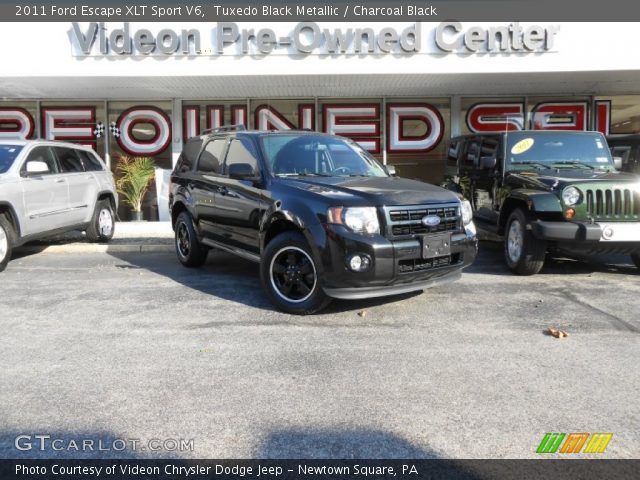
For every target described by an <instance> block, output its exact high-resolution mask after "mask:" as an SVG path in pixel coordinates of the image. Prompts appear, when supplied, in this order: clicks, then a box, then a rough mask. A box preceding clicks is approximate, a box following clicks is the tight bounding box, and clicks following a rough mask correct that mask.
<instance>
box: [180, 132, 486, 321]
mask: <svg viewBox="0 0 640 480" xmlns="http://www.w3.org/2000/svg"><path fill="white" fill-rule="evenodd" d="M169 206H170V208H171V215H172V222H173V227H174V230H175V239H176V252H177V255H178V259H179V260H180V262H182V263H183V264H184V265H186V266H188V267H195V266H200V265H202V264H203V263H204V261H205V259H206V255H207V250H208V249H209V248H219V249H222V250H226V251H229V252H232V253H235V254H237V255H239V256H241V257H244V258H248V259H251V260H254V261H256V262H259V263H260V276H261V280H262V285H263V288H264V290H265V291H266V293H267V295H268V297H269V299H270V300H271V301H272V302H273V303H274V305H275V306H276V307H278V308H279V309H281V310H283V311H286V312H290V313H295V314H309V313H313V312H317V311H319V310H321V309H322V308H324V307H325V306H326V305H327V304H328V303H329V301H330V299H331V298H344V299H360V298H368V297H377V296H383V295H393V294H399V293H405V292H412V291H417V290H422V289H424V288H427V287H431V286H434V285H439V284H443V283H446V282H450V281H453V280H456V279H458V278H459V277H460V275H461V271H462V269H463V268H464V267H466V266H467V265H469V264H470V263H471V262H472V261H473V260H474V258H475V256H476V252H477V239H476V234H475V227H474V225H473V222H472V220H471V216H472V212H471V206H470V205H469V203H468V202H466V201H464V200H461V199H460V198H459V196H458V195H457V194H455V193H453V192H450V191H447V190H445V189H442V188H440V187H436V186H433V185H428V184H425V183H422V182H418V181H414V180H407V179H402V178H397V177H392V176H391V175H390V172H389V171H388V170H387V169H386V168H385V167H383V166H382V165H380V164H379V163H378V162H377V161H376V160H375V159H373V158H372V157H371V156H370V155H369V154H368V153H367V152H366V151H365V150H363V149H362V148H361V147H360V146H359V145H358V144H356V143H355V142H353V141H351V140H349V139H346V138H342V137H337V136H333V135H325V134H320V133H316V132H310V131H296V130H291V131H286V132H284V131H283V132H265V131H244V130H243V129H241V128H240V127H222V128H219V129H215V130H212V131H208V132H205V133H204V134H202V135H201V136H199V137H195V138H192V139H190V140H188V141H187V142H186V144H185V146H184V150H183V152H182V155H181V156H180V158H179V160H178V163H177V164H176V167H175V170H174V172H173V174H172V176H171V187H170V195H169Z"/></svg>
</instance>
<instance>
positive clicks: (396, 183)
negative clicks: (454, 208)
mask: <svg viewBox="0 0 640 480" xmlns="http://www.w3.org/2000/svg"><path fill="white" fill-rule="evenodd" d="M276 182H278V183H279V184H280V185H282V186H285V185H286V186H287V187H289V188H294V189H300V190H304V191H306V192H310V193H315V194H317V195H321V196H323V197H326V198H331V199H332V200H336V201H338V202H339V203H340V204H341V205H345V206H348V205H365V204H366V205H372V206H377V205H421V204H429V203H446V202H455V201H457V200H458V196H457V195H456V194H455V193H453V192H451V191H449V190H445V189H444V188H441V187H436V186H435V185H430V184H428V183H423V182H419V181H417V180H409V179H406V178H398V177H296V178H295V179H294V178H291V177H289V178H286V179H284V178H279V179H277V180H276Z"/></svg>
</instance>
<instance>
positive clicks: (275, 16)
mask: <svg viewBox="0 0 640 480" xmlns="http://www.w3.org/2000/svg"><path fill="white" fill-rule="evenodd" d="M0 19H1V20H2V21H3V22H67V21H74V22H84V21H86V22H108V21H114V22H122V21H125V22H136V21H139V22H141V21H144V22H163V21H164V22H177V21H180V22H225V21H233V22H241V21H251V22H274V21H276V22H302V21H311V22H320V21H322V22H394V21H402V22H405V21H411V22H441V21H444V20H451V19H455V20H458V21H478V22H482V21H514V20H527V21H556V22H566V21H571V22H575V21H595V22H615V21H629V20H634V19H640V3H639V2H633V1H629V0H606V1H602V0H535V1H534V0H434V1H428V0H427V1H425V0H415V1H403V0H401V1H397V0H362V1H358V0H326V1H321V0H316V1H309V2H305V1H304V0H303V1H298V2H292V1H287V0H260V1H255V0H244V1H243V0H195V1H194V0H152V1H149V0H140V1H123V0H120V1H114V0H103V1H100V0H59V1H53V2H52V1H49V0H47V1H45V0H30V1H25V0H13V1H12V0H0Z"/></svg>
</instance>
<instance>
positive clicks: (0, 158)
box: [0, 145, 22, 173]
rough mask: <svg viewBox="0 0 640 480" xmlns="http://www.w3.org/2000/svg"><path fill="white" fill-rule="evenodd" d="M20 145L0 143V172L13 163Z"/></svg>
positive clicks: (3, 171)
mask: <svg viewBox="0 0 640 480" xmlns="http://www.w3.org/2000/svg"><path fill="white" fill-rule="evenodd" d="M21 150H22V147H21V146H19V145H0V173H5V172H6V171H8V170H9V169H10V168H11V165H13V161H14V160H15V159H16V157H17V156H18V154H19V153H20V151H21Z"/></svg>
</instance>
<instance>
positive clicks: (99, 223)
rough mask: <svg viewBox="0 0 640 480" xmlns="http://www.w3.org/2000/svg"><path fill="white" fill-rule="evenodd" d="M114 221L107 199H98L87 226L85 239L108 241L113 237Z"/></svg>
mask: <svg viewBox="0 0 640 480" xmlns="http://www.w3.org/2000/svg"><path fill="white" fill-rule="evenodd" d="M115 226H116V222H115V219H114V215H113V209H112V208H111V202H110V201H109V200H100V201H99V202H98V203H96V208H95V210H94V212H93V218H91V224H90V225H89V227H88V228H87V239H89V241H91V242H108V241H109V240H111V238H113V233H114V231H115Z"/></svg>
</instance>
